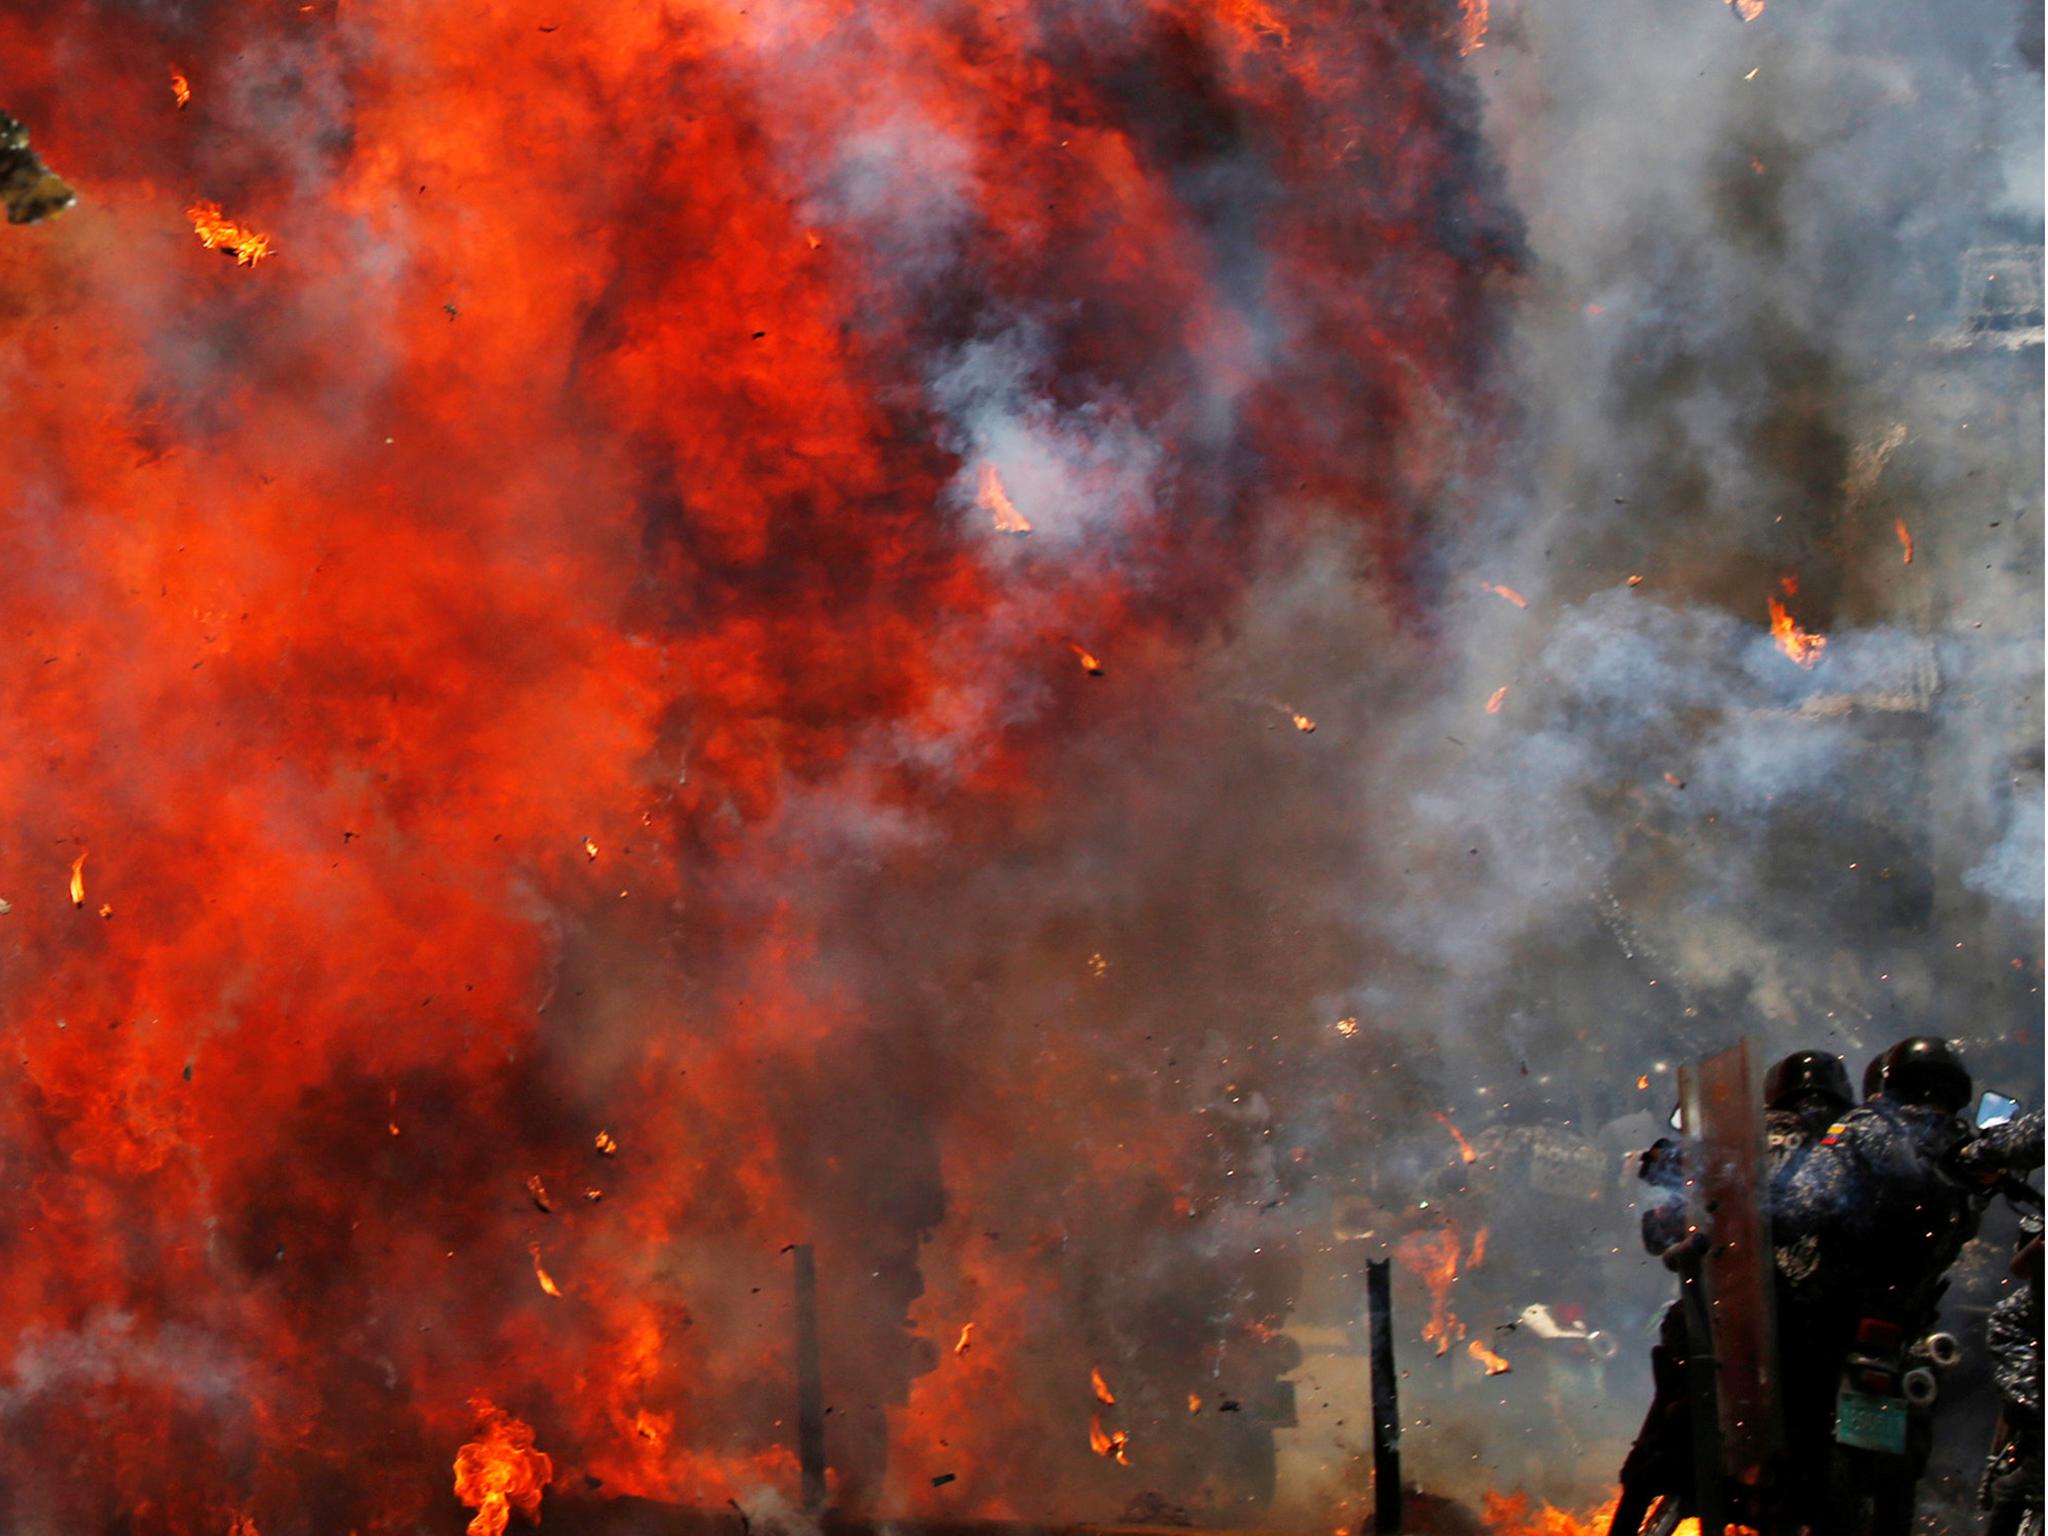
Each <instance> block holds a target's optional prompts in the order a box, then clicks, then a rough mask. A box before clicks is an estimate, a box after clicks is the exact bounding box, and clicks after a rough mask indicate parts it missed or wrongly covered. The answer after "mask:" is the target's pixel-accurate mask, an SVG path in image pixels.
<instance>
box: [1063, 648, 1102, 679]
mask: <svg viewBox="0 0 2048 1536" xmlns="http://www.w3.org/2000/svg"><path fill="white" fill-rule="evenodd" d="M1067 647H1068V649H1070V650H1071V651H1073V653H1074V654H1075V655H1076V656H1078V657H1080V658H1081V670H1082V671H1083V672H1086V673H1087V674H1088V675H1089V676H1090V677H1100V676H1102V663H1101V662H1099V661H1097V660H1096V659H1095V658H1094V657H1093V656H1091V655H1089V654H1088V652H1086V651H1084V650H1082V649H1081V647H1080V646H1078V645H1076V644H1075V643H1074V642H1073V641H1072V640H1069V641H1068V642H1067Z"/></svg>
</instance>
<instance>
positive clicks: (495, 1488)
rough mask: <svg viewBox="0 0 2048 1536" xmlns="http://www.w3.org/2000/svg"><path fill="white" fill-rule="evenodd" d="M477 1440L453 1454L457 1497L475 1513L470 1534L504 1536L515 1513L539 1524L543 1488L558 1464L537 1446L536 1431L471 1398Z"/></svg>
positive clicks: (473, 1535) (499, 1410)
mask: <svg viewBox="0 0 2048 1536" xmlns="http://www.w3.org/2000/svg"><path fill="white" fill-rule="evenodd" d="M470 1406H471V1407H472V1408H473V1409H475V1410H476V1415H477V1438H476V1439H475V1440H472V1441H470V1442H469V1443H467V1444H466V1445H464V1446H463V1447H462V1449H461V1450H459V1451H457V1452H456V1454H455V1497H456V1498H458V1499H460V1500H461V1501H462V1502H463V1503H464V1504H466V1505H468V1506H469V1507H470V1508H471V1509H474V1510H475V1511H476V1515H475V1517H474V1518H472V1519H471V1520H470V1522H469V1527H468V1536H504V1532H505V1527H506V1525H507V1524H508V1523H509V1522H510V1521H511V1518H512V1515H513V1513H514V1512H515V1511H517V1512H518V1513H519V1514H520V1515H523V1516H524V1517H525V1518H526V1519H527V1520H529V1521H531V1522H532V1523H533V1524H535V1525H538V1524H540V1498H541V1490H542V1489H544V1488H546V1487H547V1485H548V1483H549V1481H550V1480H551V1479H552V1478H553V1477H554V1475H555V1464H554V1461H553V1460H552V1458H550V1457H549V1456H548V1454H547V1453H546V1452H545V1451H540V1450H536V1449H535V1448H534V1443H533V1429H532V1427H531V1426H530V1425H528V1424H526V1423H524V1422H523V1421H522V1420H519V1419H516V1418H514V1417H512V1415H510V1414H509V1413H506V1412H504V1411H503V1410H501V1409H499V1408H497V1407H495V1406H493V1405H492V1404H491V1402H490V1401H489V1400H488V1399H486V1398H481V1397H479V1398H473V1399H472V1400H471V1402H470Z"/></svg>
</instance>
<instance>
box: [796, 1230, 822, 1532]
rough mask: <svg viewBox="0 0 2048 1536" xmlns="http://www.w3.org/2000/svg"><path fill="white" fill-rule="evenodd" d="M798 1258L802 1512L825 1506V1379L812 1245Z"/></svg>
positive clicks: (802, 1245) (798, 1249)
mask: <svg viewBox="0 0 2048 1536" xmlns="http://www.w3.org/2000/svg"><path fill="white" fill-rule="evenodd" d="M792 1251H793V1252H794V1254H795V1256H796V1459H797V1465H798V1467H799V1468H800V1469H801V1471H802V1474H803V1509H804V1512H805V1513H806V1514H812V1515H815V1514H817V1513H818V1511H820V1510H822V1509H823V1508H824V1507H825V1380H824V1374H823V1372H822V1371H821V1370H820V1368H819V1365H818V1268H817V1264H816V1261H815V1260H814V1259H813V1258H812V1255H811V1245H810V1244H809V1243H799V1244H797V1245H796V1247H795V1248H794V1249H793V1250H792Z"/></svg>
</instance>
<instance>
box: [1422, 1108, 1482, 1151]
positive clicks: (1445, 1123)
mask: <svg viewBox="0 0 2048 1536" xmlns="http://www.w3.org/2000/svg"><path fill="white" fill-rule="evenodd" d="M1430 1118H1431V1119H1432V1120H1434V1121H1436V1123H1437V1124H1438V1125H1440V1126H1442V1127H1443V1128H1444V1129H1445V1130H1447V1131H1449V1132H1450V1133H1451V1140H1453V1141H1455V1142H1456V1143H1457V1144H1458V1156H1459V1157H1460V1158H1462V1159H1463V1160H1464V1161H1465V1162H1466V1163H1468V1164H1469V1163H1476V1162H1478V1161H1479V1154H1478V1153H1477V1152H1474V1151H1473V1150H1472V1143H1471V1142H1469V1141H1467V1140H1466V1139H1465V1133H1464V1132H1463V1131H1461V1130H1459V1129H1458V1128H1457V1126H1455V1125H1453V1124H1452V1123H1451V1117H1450V1116H1449V1115H1447V1114H1445V1113H1444V1112H1443V1111H1442V1110H1440V1109H1439V1110H1434V1111H1432V1112H1431V1114H1430Z"/></svg>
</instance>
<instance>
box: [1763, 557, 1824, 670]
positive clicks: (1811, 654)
mask: <svg viewBox="0 0 2048 1536" xmlns="http://www.w3.org/2000/svg"><path fill="white" fill-rule="evenodd" d="M1781 585H1782V586H1783V589H1784V593H1785V596H1787V597H1797V596H1798V595H1799V582H1798V579H1797V578H1796V577H1792V576H1787V577H1786V578H1785V579H1784V581H1783V582H1782V583H1781ZM1770 613H1771V639H1772V640H1773V641H1774V642H1775V643H1776V645H1777V647H1778V649H1779V650H1781V651H1783V652H1784V653H1785V655H1786V656H1787V657H1789V658H1790V659H1791V660H1792V661H1793V662H1794V663H1796V664H1797V665H1799V666H1801V667H1804V668H1805V669H1806V670H1807V671H1809V672H1810V671H1812V670H1813V666H1814V663H1815V662H1817V661H1819V660H1820V658H1821V653H1822V652H1824V651H1825V650H1826V649H1827V648H1828V639H1827V636H1826V635H1821V634H1815V633H1814V632H1813V631H1811V630H1806V629H1801V628H1800V627H1799V624H1798V621H1797V620H1795V619H1794V618H1793V617H1792V614H1791V612H1790V610H1789V609H1787V608H1786V607H1785V605H1784V604H1783V603H1782V602H1780V601H1779V600H1778V598H1777V597H1776V596H1775V595H1773V596H1772V598H1771V599H1770Z"/></svg>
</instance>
